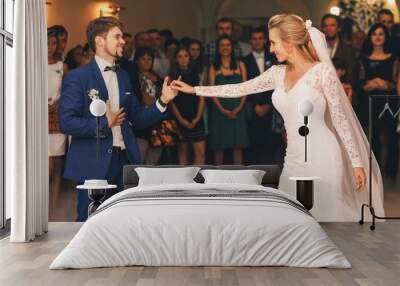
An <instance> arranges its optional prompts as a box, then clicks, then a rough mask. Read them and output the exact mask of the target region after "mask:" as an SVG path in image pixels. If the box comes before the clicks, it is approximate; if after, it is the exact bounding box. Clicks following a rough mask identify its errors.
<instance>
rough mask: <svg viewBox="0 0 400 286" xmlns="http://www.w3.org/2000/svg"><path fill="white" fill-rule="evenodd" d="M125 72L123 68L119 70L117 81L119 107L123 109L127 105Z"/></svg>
mask: <svg viewBox="0 0 400 286" xmlns="http://www.w3.org/2000/svg"><path fill="white" fill-rule="evenodd" d="M122 73H123V71H122V69H121V68H118V69H117V80H118V92H119V106H120V107H122V106H123V105H124V103H125V99H126V95H125V89H126V87H125V82H124V80H123V75H122Z"/></svg>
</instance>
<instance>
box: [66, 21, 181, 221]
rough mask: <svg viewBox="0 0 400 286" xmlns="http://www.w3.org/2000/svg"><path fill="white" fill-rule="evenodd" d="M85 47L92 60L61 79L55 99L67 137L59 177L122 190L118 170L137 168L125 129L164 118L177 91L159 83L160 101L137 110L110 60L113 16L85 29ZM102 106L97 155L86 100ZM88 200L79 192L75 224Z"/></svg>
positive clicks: (116, 43) (118, 34) (113, 56)
mask: <svg viewBox="0 0 400 286" xmlns="http://www.w3.org/2000/svg"><path fill="white" fill-rule="evenodd" d="M87 38H88V43H89V44H90V45H91V47H92V48H93V49H94V50H95V58H94V59H93V60H92V61H91V62H90V63H89V64H87V65H85V66H83V67H80V68H78V69H76V70H73V71H71V72H70V73H69V74H68V75H67V76H66V77H65V79H64V83H63V87H62V92H61V99H60V128H61V132H62V133H64V134H67V135H72V141H71V145H70V148H69V151H68V154H67V160H66V166H65V173H64V177H65V178H66V179H70V180H73V181H76V182H84V181H85V180H88V179H106V180H108V182H109V183H110V184H115V185H117V186H118V189H117V192H118V191H121V190H122V168H123V166H124V165H126V164H139V163H140V162H141V161H140V155H139V149H138V144H137V142H136V137H135V135H134V134H133V132H132V128H131V126H130V125H133V126H135V127H136V128H139V129H140V128H146V127H150V126H152V125H154V124H155V123H157V122H158V121H160V120H162V119H163V118H165V115H164V112H165V110H166V106H167V104H168V102H169V101H170V100H172V99H173V98H174V97H175V96H176V94H177V92H175V91H173V90H172V89H171V88H170V87H169V86H168V84H167V80H168V79H167V78H166V79H165V81H164V86H163V90H162V95H161V97H160V98H159V99H158V100H157V101H156V103H155V104H154V105H152V106H150V107H147V108H145V107H143V106H142V105H141V104H140V103H139V102H138V101H137V98H136V96H135V94H133V91H132V88H131V86H130V81H129V76H128V74H127V73H126V72H125V71H124V70H122V69H120V68H119V67H118V66H117V65H116V64H115V61H116V60H117V59H118V58H120V57H121V56H122V49H123V45H124V43H125V42H124V40H123V34H122V24H121V23H120V22H119V21H118V20H117V19H115V18H113V17H101V18H97V19H95V20H93V21H91V22H90V23H89V24H88V27H87ZM89 95H91V96H93V95H94V96H97V97H98V98H100V99H102V100H103V101H105V102H107V113H106V116H103V117H101V118H100V127H101V129H102V130H103V132H104V134H105V138H102V139H100V144H99V148H98V150H99V156H97V147H96V144H97V139H96V126H97V125H96V118H95V117H94V116H93V115H92V114H91V113H90V111H89V106H90V104H91V102H92V99H91V97H90V96H89ZM89 203H90V201H89V198H88V195H87V191H79V197H78V218H77V221H85V220H86V219H87V214H88V205H89Z"/></svg>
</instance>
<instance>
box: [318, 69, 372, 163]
mask: <svg viewBox="0 0 400 286" xmlns="http://www.w3.org/2000/svg"><path fill="white" fill-rule="evenodd" d="M322 72H323V74H322V89H323V92H324V95H325V98H326V100H327V102H328V108H329V111H330V114H331V118H332V123H333V126H334V127H335V129H336V132H337V133H338V134H339V137H340V139H341V140H342V142H343V145H344V147H345V148H346V151H347V154H348V155H349V157H350V160H351V164H352V166H353V167H354V168H356V167H364V166H363V164H362V161H361V157H360V153H359V150H358V147H357V146H356V144H355V140H354V137H353V134H352V130H351V128H350V123H349V121H348V118H347V117H346V113H345V111H344V107H343V106H342V104H344V103H343V102H342V101H341V96H342V95H341V94H340V93H341V92H342V91H341V90H340V89H341V82H340V81H339V79H338V77H337V75H336V72H335V70H334V69H333V68H332V67H330V66H326V69H325V68H324V69H323V70H322Z"/></svg>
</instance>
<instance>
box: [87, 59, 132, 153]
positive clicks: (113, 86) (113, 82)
mask: <svg viewBox="0 0 400 286" xmlns="http://www.w3.org/2000/svg"><path fill="white" fill-rule="evenodd" d="M94 58H95V60H96V63H97V65H98V66H99V68H100V71H101V75H102V76H103V79H104V82H105V84H106V88H107V92H108V99H109V100H110V103H111V110H112V111H113V112H117V111H118V109H119V87H118V78H117V73H116V72H114V71H106V72H105V71H104V69H105V68H106V67H107V66H113V65H115V63H110V62H108V61H106V60H104V59H102V58H101V57H99V56H97V55H96V56H95V57H94ZM111 131H112V135H113V146H114V147H120V148H121V149H125V143H124V139H123V137H122V132H121V126H119V125H118V126H114V127H113V128H111Z"/></svg>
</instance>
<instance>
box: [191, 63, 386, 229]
mask: <svg viewBox="0 0 400 286" xmlns="http://www.w3.org/2000/svg"><path fill="white" fill-rule="evenodd" d="M285 70H286V66H285V65H276V66H273V67H271V68H270V69H268V70H267V71H266V72H264V73H263V74H261V75H260V76H259V77H257V78H254V79H252V80H249V81H247V82H243V83H240V84H231V85H222V86H209V87H204V86H201V87H200V86H199V87H195V91H196V94H197V95H201V96H216V97H239V96H243V95H247V94H253V93H258V92H263V91H267V90H272V89H273V90H274V92H273V95H272V102H273V104H274V106H275V108H276V109H277V110H278V111H279V112H280V114H281V115H282V117H283V119H284V123H285V128H286V132H287V149H286V156H285V159H284V166H283V170H282V174H281V177H280V181H279V189H281V190H283V191H285V192H287V193H289V194H291V195H294V196H295V195H296V192H295V182H294V181H292V180H290V179H289V177H291V176H317V177H319V178H320V179H319V180H317V181H315V183H314V206H313V209H312V210H311V213H312V214H313V215H314V217H315V218H316V219H317V220H318V221H358V220H359V218H360V207H361V204H362V203H365V202H368V194H367V190H364V191H363V192H360V193H356V191H355V190H354V189H355V187H353V189H352V190H344V188H351V186H352V185H353V186H354V183H353V178H352V176H353V173H350V174H349V173H345V172H344V170H345V168H344V166H343V165H344V156H349V158H350V161H351V165H352V166H353V167H368V166H363V164H362V161H361V159H360V154H359V150H358V148H357V146H355V143H354V142H355V141H354V140H353V136H352V134H351V130H350V128H349V122H348V120H347V119H346V116H345V115H344V114H345V113H344V112H343V110H342V106H341V103H340V99H339V90H338V86H339V84H340V83H338V82H337V81H338V78H337V76H336V72H335V70H334V69H333V67H331V66H330V65H328V64H326V63H323V62H319V63H317V64H315V65H314V66H313V67H311V68H310V69H309V70H308V71H307V72H306V73H305V74H304V75H303V76H302V78H300V79H299V80H298V81H297V82H296V83H295V85H294V86H293V87H292V88H291V89H290V90H287V91H285V88H284V77H285ZM304 100H309V101H311V102H312V103H313V105H314V111H313V113H312V114H311V115H310V116H309V121H308V126H309V130H310V133H309V135H308V138H307V140H308V143H307V144H308V153H307V162H306V163H305V160H304V152H305V151H304V146H305V145H304V144H305V143H304V137H302V136H300V135H299V133H298V129H299V127H300V126H302V125H303V122H304V120H303V117H302V115H300V114H299V112H298V109H297V108H298V105H299V103H300V102H302V101H304ZM327 108H328V109H327ZM327 111H329V112H327ZM327 116H330V117H331V122H332V123H333V124H332V125H333V126H329V124H327V123H328V120H327ZM340 141H341V142H340ZM339 144H342V146H344V148H341V147H340V145H339ZM342 150H345V152H343V151H342ZM343 153H344V154H343ZM346 153H347V154H346ZM346 180H348V181H347V182H345V181H346ZM349 181H351V183H350V182H349ZM345 186H350V187H345ZM380 191H382V190H380ZM381 198H382V195H381V194H380V195H379V196H375V200H374V203H375V205H374V207H375V209H376V211H377V213H378V214H383V205H382V200H381Z"/></svg>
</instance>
